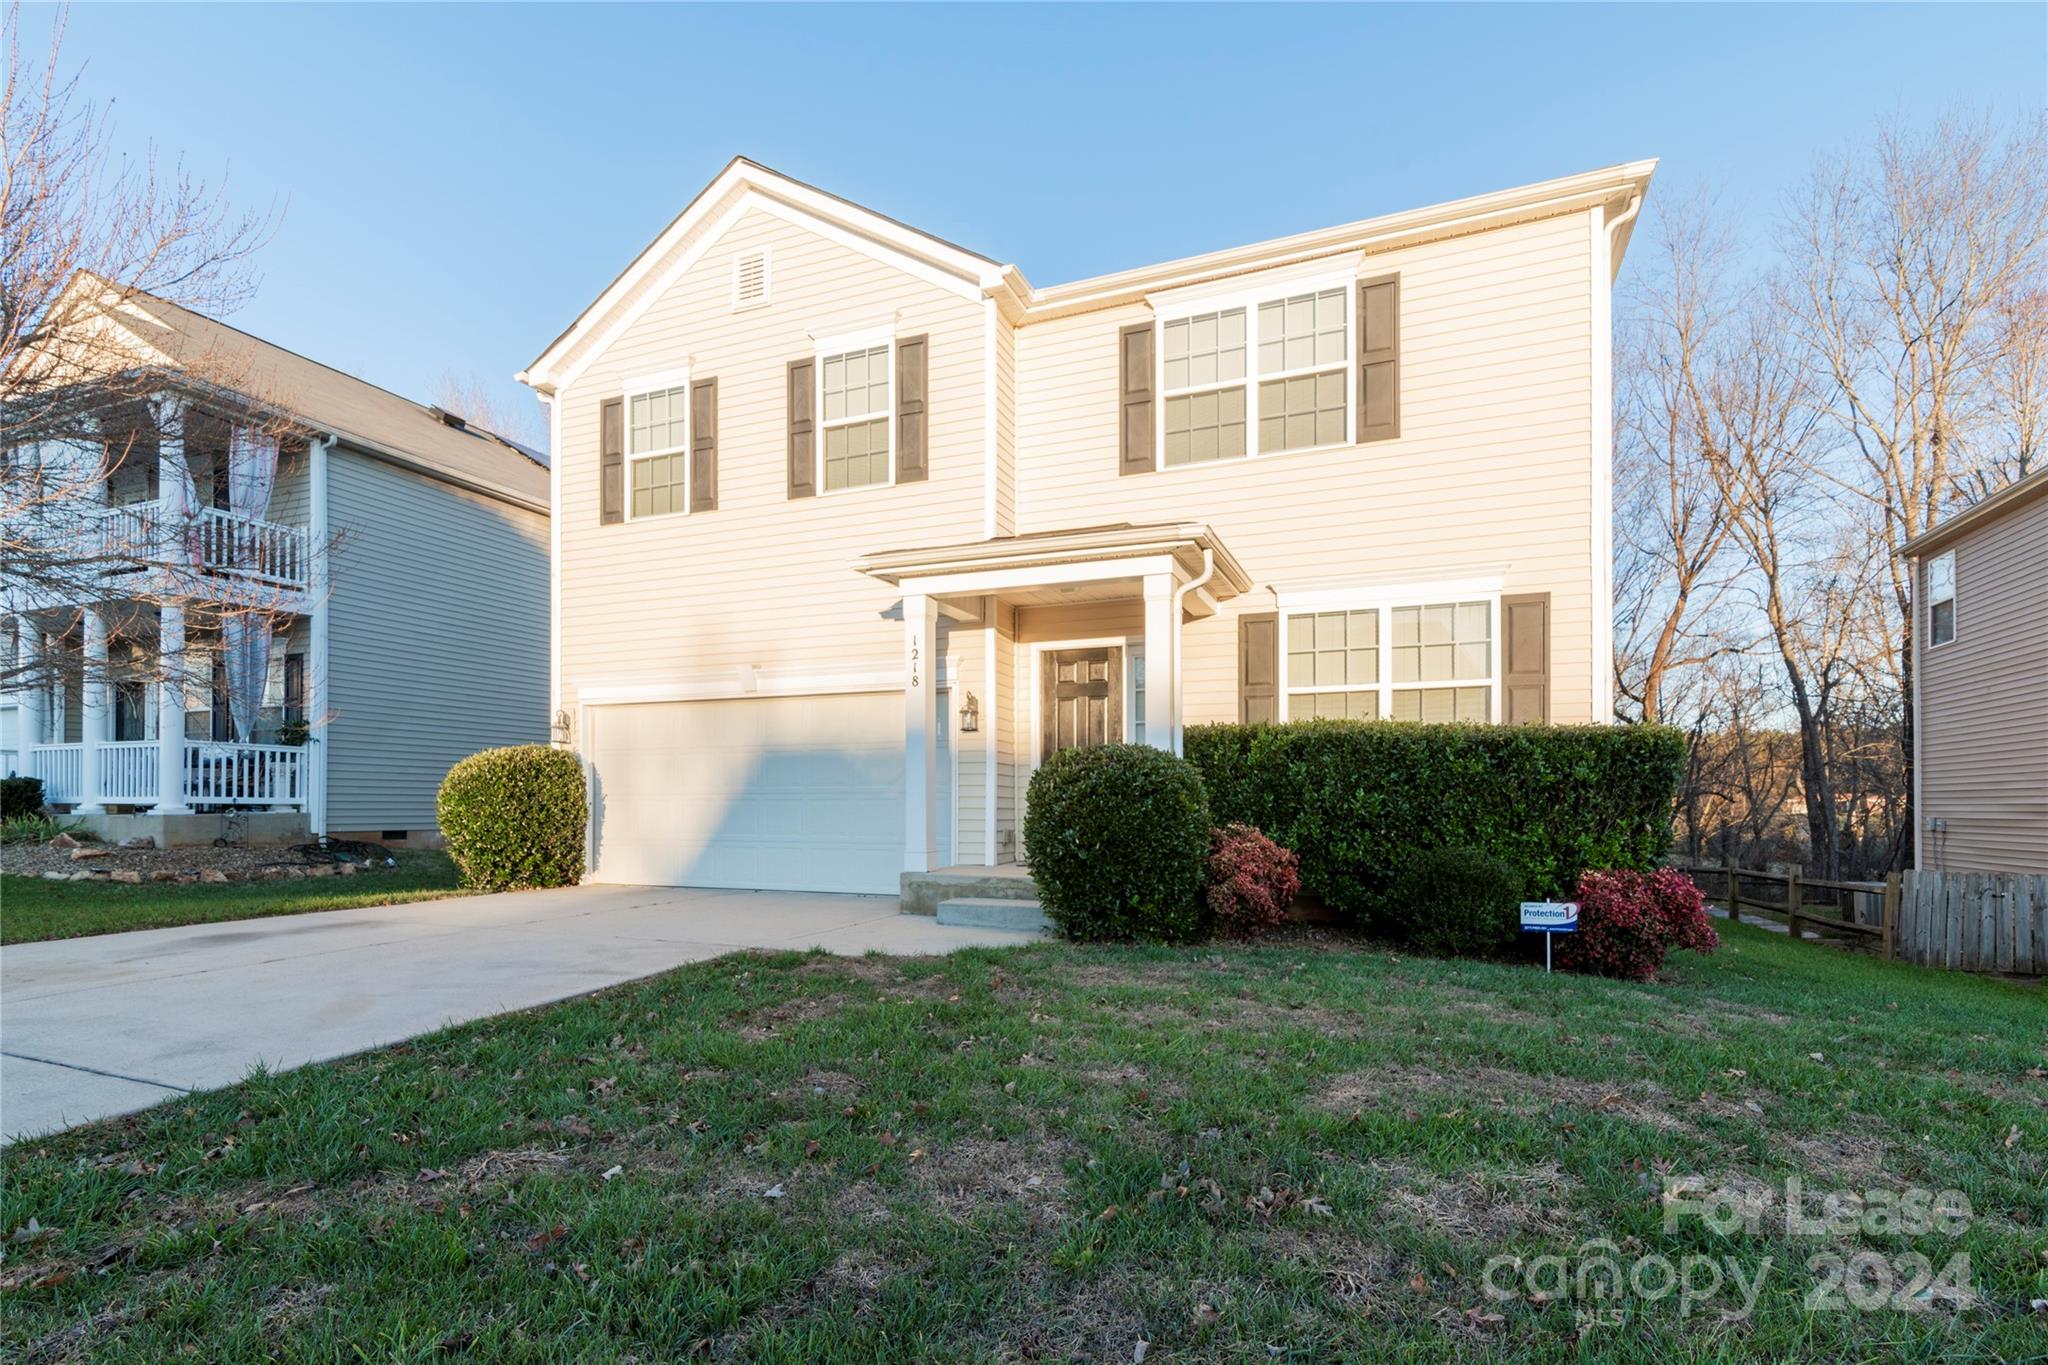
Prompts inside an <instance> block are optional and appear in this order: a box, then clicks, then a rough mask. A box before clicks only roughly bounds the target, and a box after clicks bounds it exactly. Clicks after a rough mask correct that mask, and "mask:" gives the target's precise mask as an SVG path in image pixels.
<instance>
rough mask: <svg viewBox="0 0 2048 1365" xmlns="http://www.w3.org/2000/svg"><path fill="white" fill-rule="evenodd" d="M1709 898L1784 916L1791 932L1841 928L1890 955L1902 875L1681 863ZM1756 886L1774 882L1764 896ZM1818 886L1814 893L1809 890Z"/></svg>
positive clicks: (1827, 931) (1839, 930) (1731, 910)
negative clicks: (1811, 873) (1828, 875)
mask: <svg viewBox="0 0 2048 1365" xmlns="http://www.w3.org/2000/svg"><path fill="white" fill-rule="evenodd" d="M1678 870H1679V871H1680V872H1684V873H1687V874H1689V875H1690V876H1691V877H1692V879H1693V880H1694V881H1696V882H1698V883H1699V886H1700V890H1701V892H1702V893H1704V894H1705V895H1706V897H1707V898H1708V899H1709V900H1715V899H1718V900H1719V901H1720V902H1721V904H1722V905H1723V906H1725V907H1728V909H1729V913H1730V914H1734V913H1735V907H1737V906H1740V907H1741V909H1742V910H1744V911H1754V912H1756V913H1759V914H1763V915H1767V916H1770V917H1773V918H1778V919H1782V920H1783V921H1784V922H1785V928H1786V930H1787V931H1788V932H1789V933H1790V934H1791V935H1792V937H1794V938H1804V937H1806V933H1807V931H1808V930H1812V931H1813V932H1814V933H1815V934H1842V935H1847V936H1849V937H1851V938H1856V939H1861V940H1863V941H1865V942H1868V943H1869V944H1870V945H1871V946H1873V947H1875V948H1877V949H1879V950H1880V951H1881V952H1883V953H1884V955H1885V956H1886V957H1891V956H1892V955H1893V952H1894V950H1895V948H1896V946H1897V927H1898V923H1899V903H1900V894H1901V892H1900V879H1899V878H1898V877H1897V876H1891V877H1886V878H1885V879H1884V880H1883V881H1881V882H1841V881H1828V880H1826V879H1824V878H1821V877H1806V876H1802V875H1800V874H1799V873H1797V872H1758V871H1753V870H1751V869H1749V868H1742V867H1737V866H1735V865H1734V864H1733V863H1729V864H1727V865H1725V866H1722V867H1680V868H1679V869H1678ZM1759 888H1772V894H1771V895H1769V896H1765V895H1763V894H1761V892H1760V890H1759ZM1812 892H1819V893H1820V897H1819V899H1816V898H1815V897H1814V896H1812V895H1811V894H1809V893H1812Z"/></svg>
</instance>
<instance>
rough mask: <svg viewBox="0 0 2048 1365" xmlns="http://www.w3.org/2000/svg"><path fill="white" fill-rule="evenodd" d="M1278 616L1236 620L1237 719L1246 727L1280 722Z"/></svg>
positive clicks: (1271, 615) (1260, 614)
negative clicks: (1273, 721) (1257, 723)
mask: <svg viewBox="0 0 2048 1365" xmlns="http://www.w3.org/2000/svg"><path fill="white" fill-rule="evenodd" d="M1279 697H1280V616H1279V613H1277V612H1270V611H1269V612H1260V613H1257V614H1250V615H1245V616H1240V617H1238V618H1237V718H1238V719H1239V720H1240V721H1242V722H1244V723H1245V724H1247V725H1250V724H1254V723H1256V722H1259V721H1270V720H1278V719H1279V718H1280V702H1279Z"/></svg>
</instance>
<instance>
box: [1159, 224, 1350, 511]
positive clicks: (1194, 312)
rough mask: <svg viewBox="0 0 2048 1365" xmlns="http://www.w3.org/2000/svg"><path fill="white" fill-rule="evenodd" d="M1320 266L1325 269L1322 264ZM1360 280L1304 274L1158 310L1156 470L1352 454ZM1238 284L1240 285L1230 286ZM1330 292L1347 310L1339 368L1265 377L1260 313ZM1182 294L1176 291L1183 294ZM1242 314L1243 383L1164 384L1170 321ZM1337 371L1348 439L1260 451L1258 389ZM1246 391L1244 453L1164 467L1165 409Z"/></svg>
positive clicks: (1193, 297) (1286, 371) (1280, 372)
mask: <svg viewBox="0 0 2048 1365" xmlns="http://www.w3.org/2000/svg"><path fill="white" fill-rule="evenodd" d="M1317 264H1321V263H1320V262H1318V263H1317ZM1358 280H1359V276H1358V274H1357V271H1356V270H1355V269H1354V270H1353V271H1351V272H1350V273H1348V274H1332V273H1329V272H1327V271H1324V272H1318V273H1316V274H1304V275H1303V276H1302V277H1301V278H1298V279H1296V278H1293V277H1291V276H1284V275H1283V277H1282V279H1280V280H1278V281H1275V282H1274V283H1273V284H1272V285H1262V286H1261V287H1260V288H1258V289H1254V290H1246V289H1242V288H1240V289H1239V290H1238V291H1237V292H1234V293H1230V294H1225V295H1215V294H1206V295H1191V296H1186V297H1182V298H1181V299H1180V300H1179V301H1178V302H1176V303H1175V305H1174V306H1173V307H1171V308H1169V309H1167V310H1165V311H1158V310H1155V313H1154V317H1153V321H1152V338H1153V340H1152V383H1153V392H1154V393H1156V394H1158V395H1159V420H1158V421H1157V422H1156V423H1154V424H1153V449H1152V468H1153V469H1154V470H1155V471H1156V472H1158V473H1162V474H1164V473H1169V472H1172V473H1178V472H1180V471H1182V470H1188V469H1209V468H1212V467H1216V466H1225V467H1227V466H1229V465H1231V464H1233V463H1234V462H1235V461H1238V460H1277V459H1281V458H1283V457H1286V456H1289V455H1314V454H1317V453H1320V452H1323V451H1330V450H1348V449H1350V448H1351V447H1353V446H1355V445H1357V444H1358V345H1357V338H1358ZM1232 283H1233V284H1239V283H1241V282H1239V281H1232ZM1331 290H1336V291H1338V292H1339V294H1340V296H1341V297H1342V299H1343V306H1344V346H1343V355H1342V357H1341V358H1340V360H1339V362H1338V364H1336V365H1334V366H1332V365H1310V366H1306V367H1301V368H1296V369H1283V370H1276V371H1274V372H1273V373H1272V374H1265V373H1263V372H1261V371H1260V369H1259V309H1260V308H1261V307H1262V306H1263V305H1265V304H1269V303H1278V302H1281V301H1282V300H1285V299H1291V298H1298V297H1300V296H1301V295H1303V294H1321V293H1327V292H1329V291H1331ZM1181 292H1182V291H1176V293H1181ZM1234 309H1243V310H1244V378H1243V379H1242V380H1241V381H1239V382H1237V383H1233V382H1228V381H1226V382H1223V383H1217V384H1194V385H1185V386H1183V387H1181V388H1178V389H1170V388H1168V387H1167V385H1166V325H1167V324H1168V323H1170V322H1184V321H1186V320H1187V319H1188V318H1191V317H1200V316H1202V315H1203V314H1205V313H1217V312H1227V311H1231V310H1234ZM1333 369H1334V370H1337V371H1338V372H1339V373H1341V374H1342V375H1343V376H1344V438H1343V439H1342V440H1340V441H1337V442H1334V443H1329V444H1324V445H1314V446H1290V447H1289V448H1287V449H1285V450H1266V451H1262V450H1260V449H1259V386H1260V385H1261V384H1270V383H1273V382H1275V381H1278V380H1283V379H1297V378H1301V377H1303V376H1306V375H1317V374H1328V373H1330V372H1331V371H1332V370H1333ZM1240 383H1241V384H1242V387H1243V389H1244V454H1242V455H1225V456H1221V457H1218V458H1217V459H1214V460H1190V461H1188V462H1187V463H1186V464H1175V465H1170V464H1168V463H1167V462H1166V405H1167V403H1168V402H1169V401H1171V400H1172V399H1175V398H1183V397H1188V396H1192V395H1195V394H1204V393H1221V392H1223V391H1225V390H1227V389H1233V388H1237V387H1239V385H1240Z"/></svg>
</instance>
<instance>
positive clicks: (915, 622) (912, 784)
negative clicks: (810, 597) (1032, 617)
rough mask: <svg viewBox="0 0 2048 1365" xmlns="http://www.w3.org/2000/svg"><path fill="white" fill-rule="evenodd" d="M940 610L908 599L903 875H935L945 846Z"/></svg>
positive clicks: (916, 597) (918, 598)
mask: <svg viewBox="0 0 2048 1365" xmlns="http://www.w3.org/2000/svg"><path fill="white" fill-rule="evenodd" d="M938 634H939V604H938V603H937V602H934V601H933V600H932V599H931V598H929V597H926V596H925V595H924V594H922V593H905V594H904V595H903V870H904V871H905V872H929V871H931V867H932V855H933V853H934V851H935V850H936V849H937V848H938V846H939V827H938V812H937V811H936V810H935V809H933V807H934V804H935V803H934V802H933V800H932V797H933V795H934V794H935V793H936V792H937V791H938V787H939V750H938V744H937V742H936V741H937V736H938V732H939V692H938V688H937V687H936V686H935V685H934V684H935V683H936V682H937V681H938V679H937V678H936V677H935V676H934V674H935V672H936V670H937V668H938V663H939V660H938V654H937V644H938Z"/></svg>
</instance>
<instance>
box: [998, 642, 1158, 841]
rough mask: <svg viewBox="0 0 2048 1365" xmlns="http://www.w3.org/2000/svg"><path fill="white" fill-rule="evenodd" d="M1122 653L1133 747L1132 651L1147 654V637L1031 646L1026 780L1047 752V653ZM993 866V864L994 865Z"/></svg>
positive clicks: (1126, 714)
mask: <svg viewBox="0 0 2048 1365" xmlns="http://www.w3.org/2000/svg"><path fill="white" fill-rule="evenodd" d="M1101 648H1109V649H1121V650H1122V651H1123V652H1124V660H1123V668H1122V672H1123V679H1124V733H1123V742H1124V743H1125V744H1130V743H1133V742H1134V741H1133V740H1132V738H1131V736H1132V735H1133V734H1135V733H1136V729H1135V726H1134V722H1133V720H1132V718H1131V690H1132V681H1133V679H1132V675H1131V650H1132V649H1133V648H1135V649H1136V650H1137V651H1138V652H1139V653H1140V654H1142V653H1144V652H1145V637H1144V635H1143V634H1138V635H1093V636H1089V637H1087V638H1085V639H1074V640H1033V641H1032V642H1031V671H1030V672H1029V673H1027V674H1026V675H1025V684H1024V685H1025V687H1026V689H1027V690H1028V691H1029V692H1030V693H1031V752H1030V753H1029V754H1028V755H1026V762H1025V765H1024V773H1025V776H1027V777H1028V776H1030V775H1031V774H1032V773H1035V772H1037V771H1038V764H1039V758H1040V755H1041V754H1042V752H1043V751H1044V749H1045V716H1044V711H1045V652H1046V651H1047V650H1062V649H1101ZM1145 685H1146V686H1147V687H1148V688H1149V687H1151V686H1152V685H1153V680H1152V679H1151V678H1150V677H1147V678H1146V679H1145ZM991 866H993V864H991Z"/></svg>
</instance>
